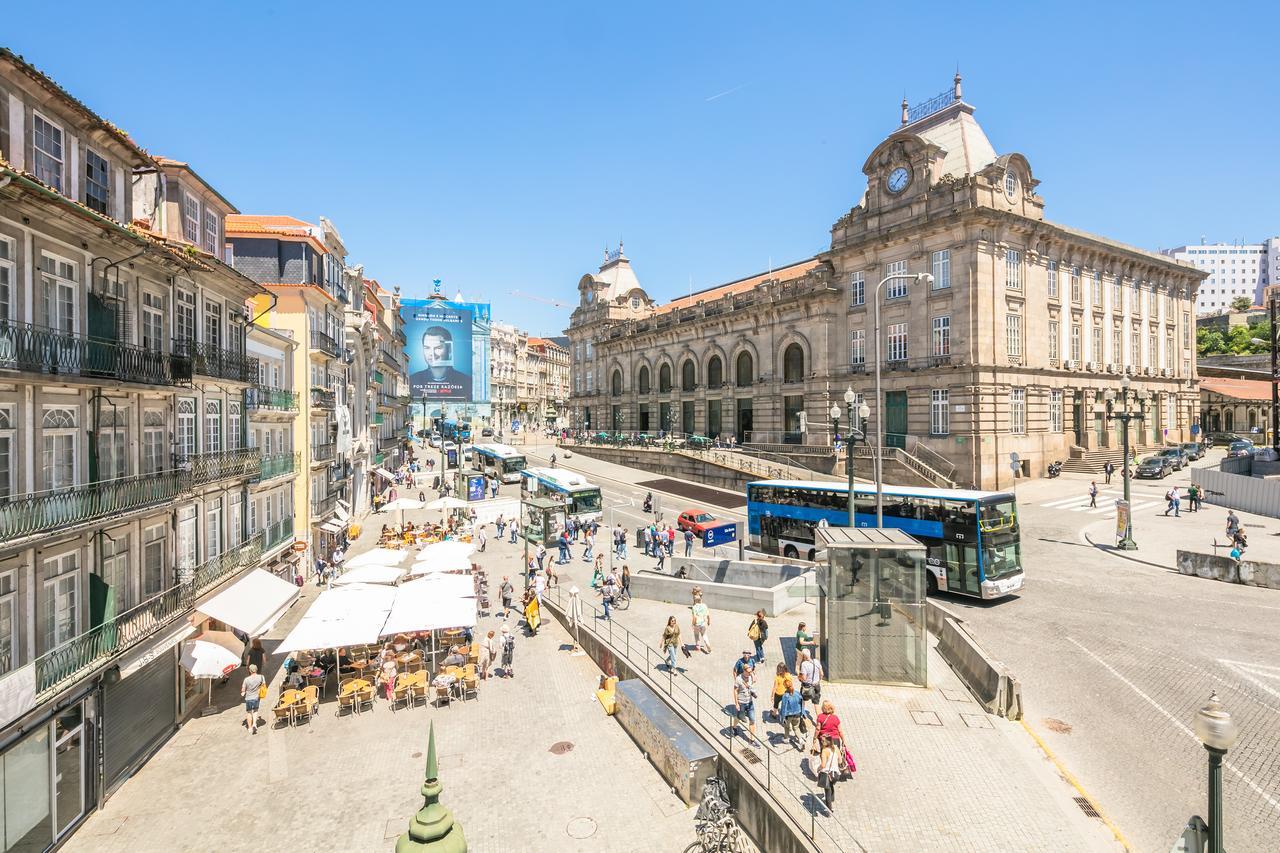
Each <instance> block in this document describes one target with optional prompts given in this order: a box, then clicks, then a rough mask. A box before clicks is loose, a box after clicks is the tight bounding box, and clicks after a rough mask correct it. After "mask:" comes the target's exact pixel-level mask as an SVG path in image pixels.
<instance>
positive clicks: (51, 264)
mask: <svg viewBox="0 0 1280 853" xmlns="http://www.w3.org/2000/svg"><path fill="white" fill-rule="evenodd" d="M78 273H79V268H78V267H77V266H76V263H75V261H72V260H70V259H68V258H61V257H58V256H57V255H51V254H49V253H48V252H41V253H40V299H41V305H40V307H41V311H42V315H43V320H44V324H45V325H46V326H48V327H49V328H51V329H57V330H58V331H59V332H62V333H64V334H68V335H74V334H75V332H76V316H77V313H78V312H77V311H76V306H77V304H78V303H79V289H78V288H77V286H76V281H77V280H78V279H79V275H78Z"/></svg>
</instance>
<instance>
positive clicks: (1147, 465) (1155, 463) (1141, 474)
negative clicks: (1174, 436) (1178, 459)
mask: <svg viewBox="0 0 1280 853" xmlns="http://www.w3.org/2000/svg"><path fill="white" fill-rule="evenodd" d="M1172 471H1173V460H1171V459H1170V458H1169V457H1167V456H1148V457H1147V458H1146V459H1143V460H1142V461H1141V462H1139V463H1138V468H1137V470H1135V471H1134V472H1133V476H1135V477H1137V478H1138V479H1140V480H1163V479H1164V478H1165V477H1167V476H1169V474H1170V472H1172Z"/></svg>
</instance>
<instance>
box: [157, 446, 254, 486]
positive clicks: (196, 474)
mask: <svg viewBox="0 0 1280 853" xmlns="http://www.w3.org/2000/svg"><path fill="white" fill-rule="evenodd" d="M173 464H174V467H175V468H178V469H179V470H182V471H185V472H188V473H189V474H190V476H191V485H192V486H203V485H207V484H208V483H216V482H218V481H219V480H230V479H233V478H234V479H240V478H244V477H257V476H259V475H260V473H261V471H262V451H261V450H260V449H259V448H257V447H241V448H237V449H236V450H213V451H210V452H208V453H192V454H189V455H188V454H182V453H175V454H174V456H173Z"/></svg>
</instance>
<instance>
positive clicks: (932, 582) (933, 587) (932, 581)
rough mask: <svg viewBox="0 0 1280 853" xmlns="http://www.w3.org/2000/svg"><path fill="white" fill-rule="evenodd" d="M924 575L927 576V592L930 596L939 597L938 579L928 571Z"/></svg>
mask: <svg viewBox="0 0 1280 853" xmlns="http://www.w3.org/2000/svg"><path fill="white" fill-rule="evenodd" d="M924 574H925V589H926V590H927V592H928V594H929V595H937V594H938V579H937V578H936V577H934V574H933V572H930V571H926V572H925V573H924Z"/></svg>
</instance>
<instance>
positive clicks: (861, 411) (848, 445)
mask: <svg viewBox="0 0 1280 853" xmlns="http://www.w3.org/2000/svg"><path fill="white" fill-rule="evenodd" d="M857 399H858V396H857V395H856V394H854V393H853V389H852V388H848V389H846V390H845V392H844V405H845V408H846V409H847V410H848V414H849V430H848V432H846V433H845V442H844V449H845V457H844V467H845V474H846V475H847V476H848V479H849V483H848V485H849V522H848V524H849V526H850V527H857V526H858V525H857V522H856V521H855V520H854V501H853V498H854V494H853V437H854V436H855V435H861V437H862V440H863V442H864V443H865V442H866V440H867V418H869V417H870V416H871V407H870V406H868V405H867V404H866V403H865V402H863V404H862V405H861V406H859V407H858V411H857V413H856V414H857V416H858V417H859V418H860V420H859V421H855V420H854V419H853V418H854V414H855V413H854V410H853V404H854V402H855V401H856V400H857ZM859 423H860V424H861V428H859V427H858V426H857V424H859ZM839 428H840V406H839V405H837V404H835V403H832V404H831V434H832V441H833V443H834V441H835V433H836V432H837V431H838V430H839Z"/></svg>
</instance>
